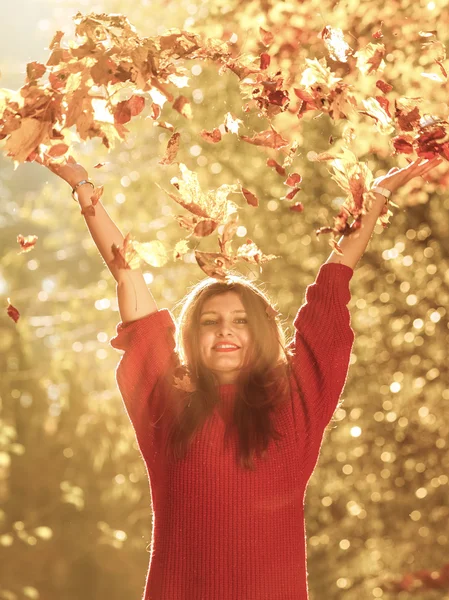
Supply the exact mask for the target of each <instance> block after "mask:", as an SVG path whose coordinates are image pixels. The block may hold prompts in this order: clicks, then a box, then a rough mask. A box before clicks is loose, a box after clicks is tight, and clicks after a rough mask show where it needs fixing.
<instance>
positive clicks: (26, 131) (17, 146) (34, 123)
mask: <svg viewBox="0 0 449 600" xmlns="http://www.w3.org/2000/svg"><path fill="white" fill-rule="evenodd" d="M48 134H49V123H48V122H46V121H39V120H37V119H33V118H31V117H24V118H22V119H21V121H20V127H19V128H18V129H16V130H15V131H13V132H12V133H11V134H10V136H9V138H8V140H7V141H6V144H5V149H6V151H7V153H8V156H12V157H13V158H14V160H16V161H17V162H23V161H25V160H26V159H27V158H28V156H29V155H30V154H31V152H33V150H36V148H37V147H38V146H39V144H41V143H43V142H45V141H46V139H47V138H48Z"/></svg>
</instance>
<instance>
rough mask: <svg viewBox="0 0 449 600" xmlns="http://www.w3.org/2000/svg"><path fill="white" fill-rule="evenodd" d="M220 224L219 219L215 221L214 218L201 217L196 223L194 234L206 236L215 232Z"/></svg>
mask: <svg viewBox="0 0 449 600" xmlns="http://www.w3.org/2000/svg"><path fill="white" fill-rule="evenodd" d="M217 226H218V221H214V219H201V220H200V221H198V223H197V224H196V225H195V228H194V230H193V235H194V236H196V237H206V236H208V235H210V234H211V233H213V232H214V231H215V230H216V229H217Z"/></svg>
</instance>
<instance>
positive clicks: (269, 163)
mask: <svg viewBox="0 0 449 600" xmlns="http://www.w3.org/2000/svg"><path fill="white" fill-rule="evenodd" d="M267 167H274V168H275V169H276V171H277V172H278V173H279V175H282V177H285V175H286V171H285V169H284V167H283V166H281V165H280V164H279V163H278V162H276V161H275V160H274V158H267Z"/></svg>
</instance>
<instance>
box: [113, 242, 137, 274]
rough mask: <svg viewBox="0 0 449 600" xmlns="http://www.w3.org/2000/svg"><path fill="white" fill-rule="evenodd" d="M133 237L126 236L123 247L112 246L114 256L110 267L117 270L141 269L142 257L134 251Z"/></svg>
mask: <svg viewBox="0 0 449 600" xmlns="http://www.w3.org/2000/svg"><path fill="white" fill-rule="evenodd" d="M132 241H133V240H132V236H131V234H130V233H128V234H127V235H126V236H125V239H124V241H123V245H122V246H121V247H119V246H117V245H116V244H112V246H111V251H112V254H113V256H114V258H113V259H112V261H111V262H110V265H111V266H112V267H115V268H117V269H138V268H139V267H140V257H139V255H138V253H137V252H136V250H135V249H134V246H133V243H132Z"/></svg>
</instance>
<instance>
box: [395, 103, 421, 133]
mask: <svg viewBox="0 0 449 600" xmlns="http://www.w3.org/2000/svg"><path fill="white" fill-rule="evenodd" d="M395 117H396V119H397V122H398V125H399V127H400V128H401V129H402V131H413V130H414V129H415V126H416V125H418V124H419V120H420V118H421V117H420V114H419V109H418V107H417V106H415V108H413V109H412V110H411V111H409V112H406V111H404V110H401V109H397V110H396V114H395Z"/></svg>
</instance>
